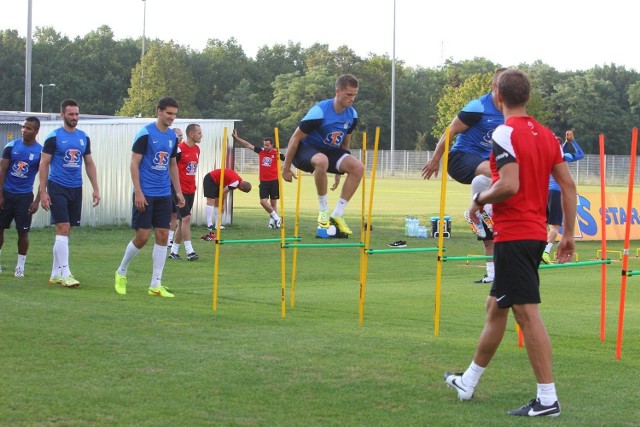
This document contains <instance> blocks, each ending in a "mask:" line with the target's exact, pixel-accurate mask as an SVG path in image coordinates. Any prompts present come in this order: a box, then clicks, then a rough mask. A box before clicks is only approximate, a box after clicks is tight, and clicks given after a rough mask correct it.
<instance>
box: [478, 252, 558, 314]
mask: <svg viewBox="0 0 640 427" xmlns="http://www.w3.org/2000/svg"><path fill="white" fill-rule="evenodd" d="M546 244H547V242H544V241H541V240H513V241H509V242H498V243H494V247H493V262H494V264H495V268H496V275H495V278H494V279H493V285H492V286H491V291H490V292H489V295H491V296H492V297H496V302H497V304H498V307H500V308H509V307H511V306H512V305H514V304H540V277H539V276H538V267H539V266H540V260H541V259H542V253H543V252H544V247H545V246H546Z"/></svg>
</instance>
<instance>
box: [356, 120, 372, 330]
mask: <svg viewBox="0 0 640 427" xmlns="http://www.w3.org/2000/svg"><path fill="white" fill-rule="evenodd" d="M362 159H363V160H362V164H363V165H364V173H363V174H362V184H361V185H362V191H361V193H362V197H361V198H360V201H361V211H362V216H361V218H360V223H361V224H362V225H366V226H365V227H360V241H361V242H365V246H363V247H362V248H361V249H360V279H359V282H358V283H359V284H360V287H359V289H358V318H359V319H360V311H361V309H360V305H361V301H362V288H363V282H364V280H365V277H364V276H365V274H366V273H365V272H366V270H365V268H366V262H367V260H365V257H366V256H367V249H368V247H367V245H366V238H367V227H370V226H371V224H367V222H366V221H365V218H364V212H365V210H364V209H365V197H366V196H365V192H366V188H367V133H366V132H362ZM359 321H360V326H362V320H359Z"/></svg>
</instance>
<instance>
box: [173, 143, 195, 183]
mask: <svg viewBox="0 0 640 427" xmlns="http://www.w3.org/2000/svg"><path fill="white" fill-rule="evenodd" d="M199 160H200V147H198V145H197V144H196V145H194V146H193V147H190V146H189V144H187V143H186V142H181V143H180V144H178V175H179V176H180V189H181V190H182V192H183V193H184V194H194V193H195V192H196V175H197V174H198V161H199Z"/></svg>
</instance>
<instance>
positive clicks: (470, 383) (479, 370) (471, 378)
mask: <svg viewBox="0 0 640 427" xmlns="http://www.w3.org/2000/svg"><path fill="white" fill-rule="evenodd" d="M485 369H487V368H483V367H482V366H479V365H476V362H471V365H469V367H468V368H467V370H466V371H464V374H462V383H463V384H464V385H466V386H467V387H474V388H475V386H477V385H478V381H480V377H481V376H482V374H483V373H484V370H485Z"/></svg>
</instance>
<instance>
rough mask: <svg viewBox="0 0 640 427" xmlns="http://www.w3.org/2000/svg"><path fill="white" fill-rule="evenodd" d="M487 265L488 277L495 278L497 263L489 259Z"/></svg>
mask: <svg viewBox="0 0 640 427" xmlns="http://www.w3.org/2000/svg"><path fill="white" fill-rule="evenodd" d="M485 265H486V268H487V279H489V280H493V278H494V276H495V275H496V268H495V265H493V261H487V262H486V263H485Z"/></svg>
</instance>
